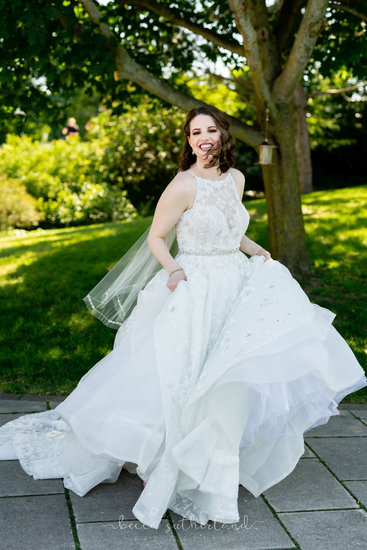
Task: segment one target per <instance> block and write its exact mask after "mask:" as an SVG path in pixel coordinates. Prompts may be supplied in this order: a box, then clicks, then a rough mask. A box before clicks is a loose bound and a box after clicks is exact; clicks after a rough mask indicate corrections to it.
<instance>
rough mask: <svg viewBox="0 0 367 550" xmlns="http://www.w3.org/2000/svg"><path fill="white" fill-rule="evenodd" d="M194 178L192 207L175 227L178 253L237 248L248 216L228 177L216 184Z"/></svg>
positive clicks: (231, 180) (231, 178)
mask: <svg viewBox="0 0 367 550" xmlns="http://www.w3.org/2000/svg"><path fill="white" fill-rule="evenodd" d="M194 176H195V178H196V182H197V189H196V196H195V201H194V204H193V206H192V207H191V208H190V209H189V210H185V212H183V213H182V214H181V217H180V219H179V220H178V222H177V223H176V226H175V229H176V235H177V243H178V246H179V249H180V250H205V251H210V250H212V249H221V250H222V249H224V250H226V249H234V248H238V247H239V246H240V242H241V239H242V236H243V235H244V233H245V232H246V230H247V227H248V224H249V221H250V216H249V214H248V212H247V210H246V208H245V207H244V205H243V204H242V202H241V200H240V198H239V196H238V191H237V187H236V184H235V181H234V179H233V177H232V175H231V173H230V172H227V175H226V176H225V177H224V178H222V179H221V180H216V181H214V180H208V179H205V178H201V177H199V176H196V175H195V174H194Z"/></svg>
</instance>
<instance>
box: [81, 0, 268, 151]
mask: <svg viewBox="0 0 367 550" xmlns="http://www.w3.org/2000/svg"><path fill="white" fill-rule="evenodd" d="M80 1H81V3H82V5H83V7H84V9H85V11H86V12H87V13H88V15H89V17H90V18H91V20H92V21H93V22H94V23H95V24H96V25H98V27H99V30H100V32H101V34H103V36H106V37H107V38H111V37H112V36H115V35H114V33H113V32H112V30H111V29H110V28H109V27H108V25H106V24H105V23H103V22H102V21H101V19H102V15H101V13H100V12H99V10H98V7H97V5H96V4H95V3H94V1H93V0H80ZM115 52H116V53H115V59H116V74H117V77H118V79H119V80H130V81H131V82H134V83H135V84H138V85H139V86H141V87H142V88H143V89H144V90H146V91H148V92H150V93H152V94H154V95H156V96H158V97H160V98H161V99H163V100H164V101H167V102H168V103H170V104H171V105H176V106H177V107H179V108H180V109H182V110H183V111H190V110H191V109H193V108H195V107H199V106H201V105H206V104H205V103H204V102H203V101H199V100H198V99H195V98H194V97H191V96H189V95H186V94H184V93H183V92H181V91H179V90H176V89H175V88H174V87H173V86H171V85H170V84H167V83H166V82H165V81H164V80H161V79H160V78H158V77H157V76H155V75H154V74H152V73H150V72H149V71H147V70H146V69H145V68H144V67H142V66H141V65H139V64H138V63H136V61H134V60H133V59H132V58H131V57H130V56H129V54H128V53H127V51H126V50H125V48H124V47H123V46H122V44H121V43H118V44H117V46H116V50H115ZM226 116H227V117H228V120H229V122H230V126H231V133H232V135H233V136H234V137H236V138H238V139H240V140H241V141H244V142H245V143H247V144H248V145H250V146H251V147H254V148H256V147H257V146H258V145H259V144H260V143H261V141H262V135H261V133H260V132H258V131H257V130H255V129H254V128H253V127H252V126H249V125H247V124H245V123H243V122H241V121H240V120H239V119H237V118H235V117H232V116H230V115H226Z"/></svg>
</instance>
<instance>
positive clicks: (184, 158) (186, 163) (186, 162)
mask: <svg viewBox="0 0 367 550" xmlns="http://www.w3.org/2000/svg"><path fill="white" fill-rule="evenodd" d="M197 115H209V116H211V117H212V118H213V119H214V121H215V124H216V126H217V128H218V129H219V130H220V134H221V135H220V145H219V147H216V148H215V149H212V151H211V152H210V154H211V155H212V158H211V160H210V161H209V162H208V163H207V164H205V165H204V167H205V168H211V167H212V166H215V165H216V164H219V169H220V171H221V172H222V173H223V172H227V170H228V169H229V168H230V167H231V166H233V164H234V161H235V157H234V154H233V150H234V143H233V140H232V136H231V134H230V131H229V122H228V119H227V117H226V115H225V114H224V113H222V111H220V110H219V109H217V108H216V107H213V106H212V105H201V106H200V107H195V109H191V111H190V112H189V113H188V114H187V117H186V121H185V124H184V128H183V129H184V133H185V144H184V146H183V149H182V152H181V156H180V170H181V171H184V170H188V169H189V168H190V166H191V165H192V164H194V162H196V155H195V154H194V153H193V151H192V149H191V146H190V144H189V142H188V139H187V138H188V137H189V136H190V122H191V121H192V119H193V118H195V117H196V116H197Z"/></svg>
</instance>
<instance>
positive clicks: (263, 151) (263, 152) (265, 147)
mask: <svg viewBox="0 0 367 550" xmlns="http://www.w3.org/2000/svg"><path fill="white" fill-rule="evenodd" d="M268 123H269V108H268V107H267V108H266V110H265V139H264V141H263V142H262V144H261V145H260V147H259V162H257V163H256V164H274V162H272V160H273V149H275V148H276V145H271V144H270V143H269V139H268Z"/></svg>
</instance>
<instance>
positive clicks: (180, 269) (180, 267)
mask: <svg viewBox="0 0 367 550" xmlns="http://www.w3.org/2000/svg"><path fill="white" fill-rule="evenodd" d="M181 269H182V267H179V268H178V269H175V270H174V271H172V273H176V271H180V270H181ZM182 271H183V269H182ZM172 273H170V274H169V275H168V277H171V275H172Z"/></svg>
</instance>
